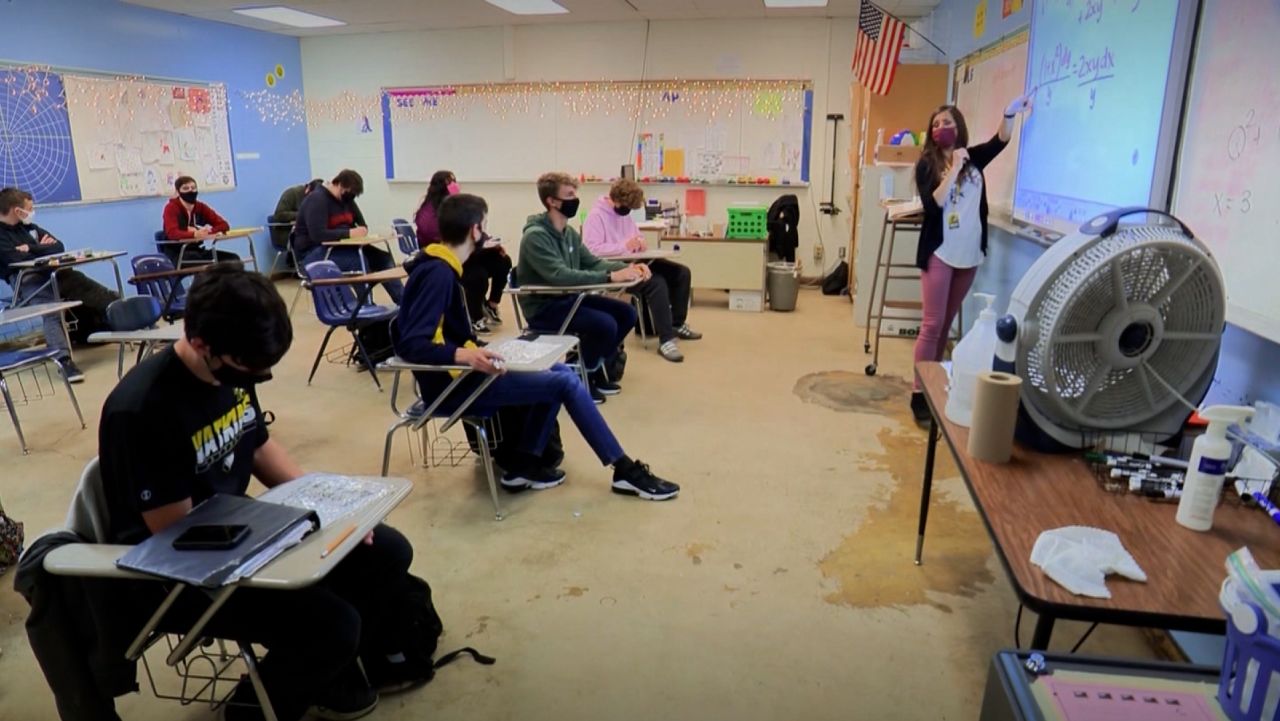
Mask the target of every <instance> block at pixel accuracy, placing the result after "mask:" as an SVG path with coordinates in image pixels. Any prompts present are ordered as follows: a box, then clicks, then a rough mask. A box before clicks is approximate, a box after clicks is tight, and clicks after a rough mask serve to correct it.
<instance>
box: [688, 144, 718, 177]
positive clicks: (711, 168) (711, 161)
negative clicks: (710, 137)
mask: <svg viewBox="0 0 1280 721" xmlns="http://www.w3.org/2000/svg"><path fill="white" fill-rule="evenodd" d="M723 171H724V153H722V152H720V151H719V150H698V151H697V152H695V153H694V154H693V175H694V177H697V178H714V177H716V176H718V175H720V174H721V173H722V172H723Z"/></svg>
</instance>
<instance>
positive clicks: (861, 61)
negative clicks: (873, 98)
mask: <svg viewBox="0 0 1280 721" xmlns="http://www.w3.org/2000/svg"><path fill="white" fill-rule="evenodd" d="M906 34H907V26H906V24H904V23H903V22H902V21H901V20H899V19H897V18H895V17H893V16H891V15H889V14H888V13H886V12H884V11H883V10H881V9H880V8H878V7H876V6H875V5H873V4H871V3H870V2H868V0H862V6H861V8H859V10H858V44H857V45H856V46H855V47H854V50H853V76H854V77H856V78H857V79H858V82H860V83H862V85H863V86H864V87H866V88H867V89H868V90H870V91H871V92H873V93H875V94H877V95H888V94H889V88H891V87H892V86H893V74H894V71H895V70H897V69H898V51H899V50H901V49H902V41H903V39H904V38H905V37H906Z"/></svg>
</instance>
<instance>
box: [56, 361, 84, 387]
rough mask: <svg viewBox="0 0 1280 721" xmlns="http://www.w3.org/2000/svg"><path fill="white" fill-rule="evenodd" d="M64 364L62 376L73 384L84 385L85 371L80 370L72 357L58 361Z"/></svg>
mask: <svg viewBox="0 0 1280 721" xmlns="http://www.w3.org/2000/svg"><path fill="white" fill-rule="evenodd" d="M58 362H59V363H61V364H62V375H63V376H64V377H65V378H66V379H67V380H68V381H69V382H71V383H84V371H82V370H80V368H79V366H77V365H76V363H75V361H73V360H71V356H67V357H66V358H62V359H61V360H59V361H58Z"/></svg>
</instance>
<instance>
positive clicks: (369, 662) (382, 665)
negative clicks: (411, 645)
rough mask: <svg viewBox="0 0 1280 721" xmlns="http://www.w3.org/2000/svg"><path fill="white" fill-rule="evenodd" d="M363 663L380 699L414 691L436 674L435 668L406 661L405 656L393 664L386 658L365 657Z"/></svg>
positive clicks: (370, 683) (370, 682)
mask: <svg viewBox="0 0 1280 721" xmlns="http://www.w3.org/2000/svg"><path fill="white" fill-rule="evenodd" d="M361 663H363V664H364V670H365V674H366V675H367V676H368V677H369V685H370V686H373V687H374V688H375V689H377V691H378V696H379V697H382V696H390V695H392V694H397V693H404V692H405V691H412V690H413V689H415V688H418V687H419V686H422V685H424V684H426V683H427V682H428V681H430V680H431V679H432V678H433V677H434V676H435V673H436V670H435V667H434V666H432V665H431V664H429V663H428V664H426V665H425V666H424V665H423V664H421V663H415V662H413V661H410V660H406V659H405V658H404V656H403V655H401V656H400V660H399V661H398V662H392V661H391V660H390V659H388V658H387V657H386V656H382V657H378V658H369V657H365V658H363V659H362V661H361Z"/></svg>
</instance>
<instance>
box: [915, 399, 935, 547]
mask: <svg viewBox="0 0 1280 721" xmlns="http://www.w3.org/2000/svg"><path fill="white" fill-rule="evenodd" d="M937 452H938V418H937V416H931V417H930V418H929V446H928V450H926V451H925V456H924V485H923V488H922V489H921V491H920V526H919V530H917V531H916V565H917V566H919V565H920V555H921V554H922V553H924V527H925V524H927V523H928V522H929V495H930V494H931V493H932V492H933V459H934V457H935V456H936V455H937Z"/></svg>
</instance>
